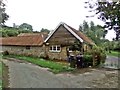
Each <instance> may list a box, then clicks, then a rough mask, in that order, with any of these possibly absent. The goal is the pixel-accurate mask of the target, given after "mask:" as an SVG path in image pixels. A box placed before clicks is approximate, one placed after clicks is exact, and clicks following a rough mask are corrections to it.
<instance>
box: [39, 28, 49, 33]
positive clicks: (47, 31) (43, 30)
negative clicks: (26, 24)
mask: <svg viewBox="0 0 120 90" xmlns="http://www.w3.org/2000/svg"><path fill="white" fill-rule="evenodd" d="M41 32H46V33H49V32H50V31H49V30H48V29H44V28H42V29H41Z"/></svg>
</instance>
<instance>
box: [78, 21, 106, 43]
mask: <svg viewBox="0 0 120 90" xmlns="http://www.w3.org/2000/svg"><path fill="white" fill-rule="evenodd" d="M83 28H84V29H83ZM79 29H82V30H80V31H82V32H83V33H84V34H86V36H88V37H89V38H91V39H92V40H93V41H94V43H96V45H100V44H101V43H102V42H103V41H104V39H105V35H106V34H107V31H106V30H104V28H103V27H102V26H100V25H94V22H93V21H91V22H90V26H89V25H88V24H87V22H86V21H83V25H80V26H79ZM105 31H106V32H105Z"/></svg>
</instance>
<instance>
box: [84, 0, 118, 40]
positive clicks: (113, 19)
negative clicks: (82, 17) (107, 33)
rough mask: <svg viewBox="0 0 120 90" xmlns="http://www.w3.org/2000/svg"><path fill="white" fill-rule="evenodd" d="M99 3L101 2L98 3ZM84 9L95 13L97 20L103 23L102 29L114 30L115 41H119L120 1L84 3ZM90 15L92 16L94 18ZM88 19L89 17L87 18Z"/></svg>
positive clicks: (108, 0) (107, 0) (98, 0)
mask: <svg viewBox="0 0 120 90" xmlns="http://www.w3.org/2000/svg"><path fill="white" fill-rule="evenodd" d="M100 1H101V2H100ZM85 3H86V6H85V8H89V9H90V11H89V12H92V11H94V12H95V15H98V19H100V20H102V21H104V22H105V26H104V28H107V29H108V30H111V29H114V31H115V32H116V40H119V39H120V1H119V0H116V2H114V1H113V0H104V2H103V1H102V0H97V1H96V2H93V1H91V2H90V1H88V2H85ZM95 15H92V16H95ZM87 17H90V16H87Z"/></svg>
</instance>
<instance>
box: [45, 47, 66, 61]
mask: <svg viewBox="0 0 120 90" xmlns="http://www.w3.org/2000/svg"><path fill="white" fill-rule="evenodd" d="M45 48H46V52H45V53H46V55H48V57H49V58H50V59H56V60H66V59H67V55H66V47H61V52H51V51H49V46H46V47H45Z"/></svg>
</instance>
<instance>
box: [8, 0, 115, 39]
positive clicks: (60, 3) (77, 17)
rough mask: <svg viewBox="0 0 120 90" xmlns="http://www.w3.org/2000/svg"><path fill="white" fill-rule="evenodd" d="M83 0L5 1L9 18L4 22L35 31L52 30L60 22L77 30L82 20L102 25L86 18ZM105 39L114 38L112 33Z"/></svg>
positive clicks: (86, 13) (93, 19) (98, 21)
mask: <svg viewBox="0 0 120 90" xmlns="http://www.w3.org/2000/svg"><path fill="white" fill-rule="evenodd" d="M84 1H85V0H7V9H6V12H7V14H8V15H9V16H10V18H9V20H8V21H7V22H6V24H7V25H9V26H12V25H13V23H15V24H17V25H20V24H22V23H28V24H31V25H32V26H33V29H34V30H35V31H40V30H41V28H46V29H49V30H54V29H55V27H56V26H57V25H58V24H59V23H60V22H65V23H67V24H68V25H70V26H72V27H74V28H75V29H78V28H79V25H80V24H82V22H83V20H86V21H88V22H90V21H91V20H92V21H94V23H95V24H100V25H103V23H102V21H100V20H98V19H97V18H96V17H94V18H86V17H85V16H86V15H90V13H88V10H87V9H85V8H84V6H85V4H84ZM109 33H111V34H112V35H110V34H108V35H107V38H109V39H110V38H111V37H113V36H114V34H113V33H114V32H109Z"/></svg>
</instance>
